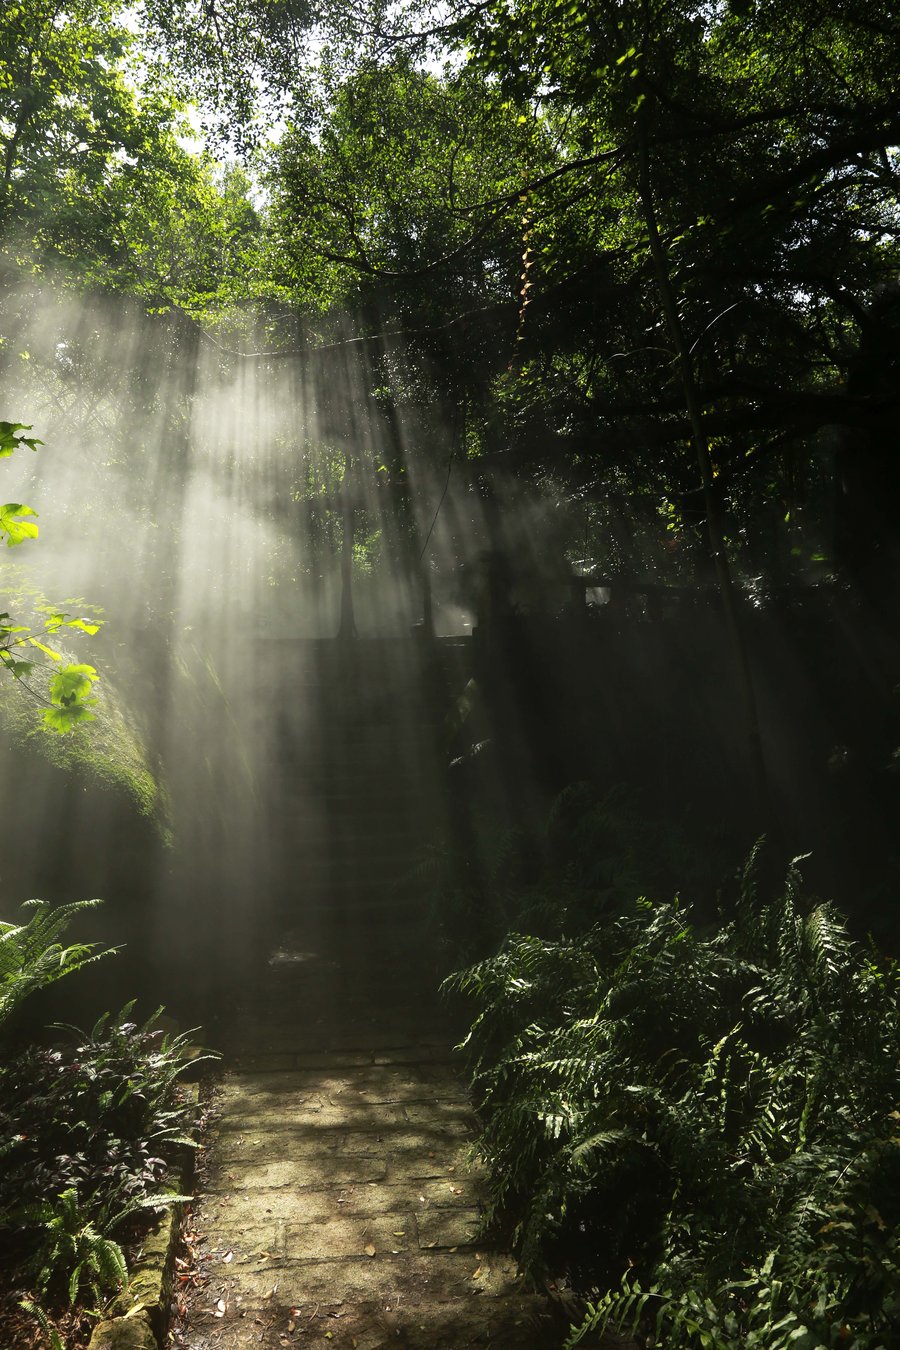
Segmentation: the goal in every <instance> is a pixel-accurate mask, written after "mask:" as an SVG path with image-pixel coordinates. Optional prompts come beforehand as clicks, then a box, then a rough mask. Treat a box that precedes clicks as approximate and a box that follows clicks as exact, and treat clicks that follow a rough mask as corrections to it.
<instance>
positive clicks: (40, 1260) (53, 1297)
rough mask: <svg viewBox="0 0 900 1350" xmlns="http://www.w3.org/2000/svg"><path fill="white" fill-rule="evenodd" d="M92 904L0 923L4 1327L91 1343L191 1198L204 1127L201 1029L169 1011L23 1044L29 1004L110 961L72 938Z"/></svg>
mask: <svg viewBox="0 0 900 1350" xmlns="http://www.w3.org/2000/svg"><path fill="white" fill-rule="evenodd" d="M84 908H86V906H85V905H84V904H73V905H66V906H61V907H60V908H59V909H57V910H51V909H50V908H49V907H48V906H47V905H45V904H41V903H39V902H33V904H32V908H31V912H30V915H29V916H28V918H27V919H26V921H24V922H21V923H18V924H15V923H3V924H0V1036H3V1051H4V1054H3V1059H2V1062H0V1269H2V1283H3V1285H4V1292H5V1293H6V1295H7V1302H6V1304H5V1306H4V1307H2V1308H0V1322H2V1323H3V1329H4V1332H5V1334H7V1337H8V1338H9V1337H10V1336H13V1337H15V1336H18V1335H19V1332H20V1331H22V1327H23V1326H27V1323H28V1322H29V1321H30V1322H31V1324H32V1326H39V1327H40V1329H41V1332H42V1333H43V1336H44V1338H45V1339H44V1343H46V1344H49V1345H50V1346H51V1347H57V1346H59V1347H61V1346H63V1345H67V1346H75V1345H80V1344H82V1343H83V1340H84V1338H85V1337H86V1336H87V1335H88V1334H89V1331H90V1327H91V1325H92V1323H93V1321H94V1320H95V1319H96V1317H97V1316H98V1315H99V1313H100V1312H101V1310H102V1309H103V1308H104V1306H105V1305H106V1304H107V1303H108V1301H109V1299H110V1298H111V1297H112V1296H114V1295H115V1294H116V1292H117V1291H118V1290H119V1289H121V1288H122V1287H124V1286H125V1285H126V1284H127V1280H128V1257H129V1252H130V1250H131V1249H132V1247H133V1246H136V1245H137V1243H138V1242H139V1239H140V1237H141V1234H142V1233H143V1232H145V1231H146V1227H147V1222H148V1220H152V1217H153V1215H154V1214H155V1213H158V1211H159V1210H160V1209H162V1208H164V1207H166V1206H168V1205H171V1204H172V1203H174V1202H176V1201H177V1200H179V1199H184V1198H185V1197H183V1196H179V1195H178V1190H179V1187H178V1185H177V1179H178V1174H179V1170H180V1161H181V1157H182V1156H183V1155H182V1150H183V1149H184V1148H185V1147H190V1146H191V1144H192V1138H191V1131H192V1130H193V1129H194V1127H195V1125H196V1120H197V1109H196V1104H195V1101H194V1099H193V1097H192V1096H191V1095H189V1094H188V1093H187V1092H185V1091H184V1090H183V1089H182V1087H181V1085H180V1080H181V1075H182V1074H183V1072H184V1070H185V1068H186V1067H187V1066H188V1064H189V1063H191V1062H192V1061H191V1058H190V1049H189V1045H188V1035H187V1034H184V1033H183V1034H180V1035H172V1034H169V1033H167V1032H165V1031H163V1030H162V1029H160V1028H159V1026H158V1024H157V1023H158V1018H159V1016H160V1014H161V1012H162V1009H157V1010H156V1012H154V1013H153V1014H152V1016H151V1017H149V1018H148V1019H146V1020H145V1021H143V1022H137V1021H135V1020H133V1017H132V1013H133V1008H134V1005H133V1004H132V1003H129V1004H126V1006H125V1007H124V1008H123V1009H122V1010H121V1011H120V1012H119V1013H118V1015H116V1016H111V1015H110V1014H108V1013H105V1014H103V1015H102V1016H101V1017H100V1018H99V1019H98V1020H97V1022H96V1023H95V1024H94V1026H93V1027H92V1029H91V1030H90V1031H89V1032H84V1031H80V1030H79V1029H78V1028H77V1027H71V1026H62V1025H55V1026H54V1027H52V1028H49V1029H48V1030H49V1031H50V1032H51V1033H52V1041H51V1042H49V1043H43V1042H42V1043H40V1044H37V1045H35V1044H24V1045H23V1044H21V1041H22V1036H21V1033H20V1034H19V1036H18V1037H17V1038H16V1039H17V1040H18V1041H19V1044H18V1047H16V1045H15V1042H14V1039H13V1038H12V1037H11V1036H10V1034H9V1033H10V1022H11V1019H12V1016H13V1013H14V1012H15V1011H16V1010H17V1009H18V1006H19V1004H20V1003H21V1002H22V1001H23V999H24V998H25V997H26V996H29V995H31V994H34V993H36V992H37V991H38V990H40V989H42V988H44V987H45V986H46V985H47V984H50V983H54V982H55V981H56V980H58V979H59V978H61V977H62V976H64V975H68V974H72V973H74V972H75V971H76V970H79V969H80V968H81V967H83V966H84V965H86V964H88V963H90V962H91V961H94V960H96V959H98V958H99V957H100V956H102V955H104V953H102V952H99V951H97V950H96V949H95V948H94V947H93V946H92V945H91V944H83V943H76V944H73V945H70V946H65V945H64V944H63V942H62V941H61V939H62V937H63V934H64V932H65V930H66V928H67V927H68V925H69V923H70V922H71V920H72V919H73V918H74V917H75V916H76V915H77V914H78V913H79V911H80V910H82V909H84ZM193 1062H196V1061H193ZM20 1314H24V1322H23V1320H22V1317H21V1316H20ZM16 1343H19V1342H18V1341H17V1342H16ZM21 1343H22V1344H26V1343H27V1344H30V1343H31V1339H30V1335H29V1336H28V1338H27V1340H26V1339H24V1333H23V1337H22V1339H21Z"/></svg>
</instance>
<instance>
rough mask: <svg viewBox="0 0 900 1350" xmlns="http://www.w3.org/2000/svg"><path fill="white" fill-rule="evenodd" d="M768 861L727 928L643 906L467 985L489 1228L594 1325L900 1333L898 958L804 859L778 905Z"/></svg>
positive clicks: (511, 954)
mask: <svg viewBox="0 0 900 1350" xmlns="http://www.w3.org/2000/svg"><path fill="white" fill-rule="evenodd" d="M755 861H756V860H755V857H754V858H751V861H750V864H749V866H748V868H747V870H746V872H745V874H744V877H743V883H742V886H741V894H740V897H739V900H738V902H737V904H736V905H735V907H734V910H733V913H732V915H731V917H730V918H728V919H727V920H726V919H723V920H722V921H721V922H720V923H719V924H718V925H716V926H714V927H713V928H711V929H708V930H704V929H700V928H698V927H697V925H696V924H695V923H694V921H693V919H692V917H691V913H690V910H689V909H688V908H687V907H686V906H684V905H682V904H681V903H679V902H678V901H673V902H670V903H666V904H651V903H650V902H649V901H647V900H641V901H638V902H637V904H636V905H634V906H633V907H632V908H631V910H630V912H628V913H627V914H625V915H624V916H622V917H620V918H616V919H612V920H610V921H608V922H605V923H600V924H597V925H595V926H594V927H593V928H591V929H590V930H589V931H588V932H587V933H585V934H584V935H582V936H580V937H577V938H569V939H557V940H556V941H548V940H546V939H541V938H536V937H533V936H530V935H527V934H513V935H511V936H510V938H509V939H508V940H507V942H506V943H505V944H504V946H503V948H502V949H501V951H500V952H499V953H498V954H497V955H496V956H494V957H492V958H490V959H489V960H487V961H483V962H481V963H479V964H478V965H476V966H473V967H471V968H470V969H468V970H466V971H463V972H461V973H459V974H458V975H456V976H455V977H453V979H452V981H451V983H452V984H453V986H454V987H455V988H456V989H457V990H458V991H460V992H461V993H463V994H465V995H467V996H469V997H470V998H473V999H474V1000H475V1002H476V1004H477V1012H476V1017H475V1020H474V1023H473V1025H472V1029H471V1031H470V1033H469V1036H468V1038H467V1040H466V1042H465V1046H466V1049H467V1052H468V1053H469V1055H470V1057H471V1063H472V1069H473V1083H474V1089H475V1093H476V1096H477V1100H478V1104H479V1107H480V1110H481V1115H482V1120H483V1127H482V1131H481V1135H480V1138H479V1141H478V1148H479V1151H480V1152H481V1154H482V1156H483V1157H484V1159H485V1160H486V1162H487V1164H488V1167H489V1170H490V1177H491V1181H490V1206H489V1212H488V1221H489V1222H493V1223H498V1224H502V1225H504V1226H505V1227H506V1228H508V1229H510V1230H511V1231H512V1233H513V1236H514V1238H515V1241H516V1242H517V1244H518V1251H519V1255H520V1261H521V1263H522V1265H523V1267H524V1268H525V1269H526V1270H527V1271H529V1272H530V1273H531V1274H532V1275H535V1276H539V1275H542V1274H546V1273H548V1272H550V1271H553V1272H555V1273H558V1272H559V1271H560V1270H561V1269H562V1270H565V1271H567V1272H568V1274H569V1277H570V1278H571V1280H572V1282H573V1283H574V1284H575V1285H576V1286H577V1287H579V1288H580V1289H581V1290H582V1292H584V1293H586V1294H588V1295H590V1294H591V1291H594V1293H593V1305H592V1309H591V1312H590V1315H589V1317H588V1319H587V1322H586V1323H585V1326H584V1328H582V1331H586V1330H587V1329H588V1328H596V1327H600V1326H605V1325H606V1324H607V1323H608V1322H612V1323H613V1324H614V1325H616V1326H617V1327H618V1328H619V1329H627V1328H628V1327H629V1326H639V1327H640V1328H641V1330H642V1334H649V1335H651V1336H652V1337H653V1338H655V1339H654V1343H656V1344H660V1345H665V1346H671V1347H673V1350H674V1347H679V1346H695V1345H696V1346H710V1347H717V1346H722V1347H724V1346H728V1347H733V1346H744V1345H746V1346H748V1347H749V1346H754V1347H756V1346H758V1347H760V1348H761V1347H762V1346H767V1347H769V1346H771V1347H773V1348H774V1347H779V1346H781V1345H782V1344H784V1345H785V1346H787V1345H788V1344H790V1345H791V1347H792V1350H804V1347H808V1350H811V1348H812V1347H813V1346H817V1345H832V1344H842V1345H843V1344H851V1345H857V1346H859V1347H860V1350H862V1347H867V1348H868V1347H871V1348H872V1350H874V1347H875V1346H877V1345H879V1344H882V1345H887V1344H889V1343H891V1338H892V1337H896V1336H897V1334H898V1324H897V1317H898V1306H897V1301H896V1294H895V1293H894V1292H893V1291H894V1290H896V1289H898V1288H900V1267H898V1263H897V1251H896V1238H895V1237H894V1233H895V1231H896V1224H897V1221H898V1220H900V1148H898V1147H897V1139H898V1132H897V1128H896V1127H897V1117H896V1116H895V1115H893V1114H892V1113H894V1112H895V1109H896V1105H897V1101H898V1095H900V1093H898V1089H900V1070H898V1059H897V1054H896V1046H897V1041H898V1033H900V1012H898V1004H900V1000H898V988H900V986H898V977H897V970H896V967H894V966H892V965H890V964H886V963H883V962H881V961H880V960H879V959H878V958H877V957H876V956H875V955H874V954H873V953H866V952H863V951H860V950H859V949H858V948H857V947H856V946H855V945H854V944H853V943H852V942H851V941H850V939H849V937H848V935H847V932H846V930H845V928H844V926H843V924H842V923H841V921H840V919H839V917H838V916H837V914H836V913H835V912H834V910H833V909H832V908H831V907H830V906H828V905H825V904H821V903H817V902H814V901H812V900H808V899H806V898H804V897H803V895H802V890H801V883H800V874H799V870H798V865H797V864H798V862H799V860H796V861H795V863H794V864H793V865H792V866H791V868H790V870H789V873H788V876H787V880H786V883H785V886H784V888H783V890H782V892H781V894H780V895H778V896H777V897H775V898H774V899H772V900H771V901H768V902H763V901H761V900H760V898H759V896H758V894H757V890H756V884H755ZM623 1271H626V1272H627V1283H626V1285H625V1286H624V1287H622V1286H621V1285H620V1280H621V1277H622V1272H623ZM610 1289H612V1291H613V1292H607V1291H608V1290H610ZM842 1328H843V1329H844V1330H842ZM836 1338H837V1339H836ZM577 1339H578V1335H577V1333H576V1335H575V1338H574V1339H573V1340H572V1342H571V1344H573V1345H574V1344H576V1343H577Z"/></svg>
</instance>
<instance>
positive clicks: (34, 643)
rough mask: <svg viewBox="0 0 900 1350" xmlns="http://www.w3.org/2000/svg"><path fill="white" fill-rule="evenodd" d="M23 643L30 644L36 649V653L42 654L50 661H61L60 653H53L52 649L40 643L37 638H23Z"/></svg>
mask: <svg viewBox="0 0 900 1350" xmlns="http://www.w3.org/2000/svg"><path fill="white" fill-rule="evenodd" d="M23 641H24V642H28V643H30V644H31V646H32V647H37V649H38V651H39V652H43V653H44V655H45V656H49V657H50V660H51V661H61V660H62V653H61V652H55V651H54V650H53V648H52V647H48V646H47V645H46V643H44V642H41V640H40V639H39V638H36V637H29V638H24V639H23Z"/></svg>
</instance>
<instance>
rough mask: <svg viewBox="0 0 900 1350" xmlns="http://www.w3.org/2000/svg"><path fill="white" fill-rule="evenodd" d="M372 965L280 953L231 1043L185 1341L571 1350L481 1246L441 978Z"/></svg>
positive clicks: (475, 1181) (510, 1268) (510, 1270)
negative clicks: (429, 989) (438, 991)
mask: <svg viewBox="0 0 900 1350" xmlns="http://www.w3.org/2000/svg"><path fill="white" fill-rule="evenodd" d="M373 940H374V938H373ZM362 946H363V948H364V944H362ZM292 957H296V958H297V959H296V960H292V959H291V958H292ZM301 958H303V959H301ZM367 958H368V959H367V960H365V961H364V962H363V961H357V962H355V963H354V966H353V968H352V969H348V968H347V966H346V965H344V966H343V967H342V966H341V962H340V960H339V959H338V960H335V959H331V960H329V961H327V962H321V961H317V960H316V959H315V957H314V954H312V953H309V952H292V951H291V950H290V949H285V948H281V949H280V951H278V952H276V953H275V954H274V956H273V958H272V961H271V963H270V970H269V979H268V982H267V986H266V993H267V996H266V998H265V999H264V1000H263V1001H262V1006H259V1004H257V1006H256V1007H255V1009H253V1010H252V1011H251V1012H250V1013H249V1014H247V1015H246V1016H245V1017H244V1018H243V1019H241V1020H240V1021H239V1022H238V1024H237V1026H236V1027H235V1028H234V1029H233V1031H232V1036H231V1040H232V1043H233V1046H234V1050H233V1053H232V1055H231V1057H230V1062H229V1065H228V1069H227V1072H226V1074H225V1077H224V1081H223V1084H222V1087H221V1097H220V1101H219V1112H220V1114H219V1116H218V1119H217V1121H216V1123H215V1127H214V1134H213V1138H212V1141H211V1144H210V1147H209V1150H208V1158H207V1161H206V1167H205V1171H206V1181H205V1186H204V1190H203V1194H202V1198H201V1200H200V1202H199V1205H198V1207H197V1210H196V1211H195V1215H194V1228H195V1229H196V1230H197V1232H198V1234H200V1238H201V1240H200V1242H199V1244H198V1256H199V1257H200V1259H199V1261H198V1267H197V1268H198V1269H199V1270H200V1271H201V1272H202V1275H203V1277H204V1280H205V1283H204V1284H203V1285H202V1286H201V1287H199V1288H198V1289H197V1290H195V1292H194V1294H193V1296H192V1299H191V1312H190V1319H189V1326H188V1328H187V1330H186V1331H183V1333H182V1334H183V1336H184V1340H183V1341H182V1344H184V1345H185V1346H188V1347H190V1350H207V1348H211V1347H213V1346H215V1347H222V1350H226V1348H227V1347H232V1348H235V1350H236V1348H237V1347H244V1346H260V1345H262V1346H265V1347H276V1346H277V1347H283V1346H290V1345H297V1346H321V1347H325V1346H332V1347H341V1348H342V1350H343V1348H344V1347H346V1350H350V1347H356V1350H380V1347H389V1346H406V1347H416V1348H417V1350H419V1348H421V1350H425V1348H426V1347H428V1350H440V1348H443V1347H446V1350H464V1348H465V1347H468V1346H495V1347H509V1348H510V1350H512V1348H513V1347H516V1350H532V1348H533V1350H550V1348H551V1347H558V1346H559V1345H560V1344H561V1342H562V1339H563V1336H562V1333H561V1330H560V1327H559V1325H558V1323H556V1322H555V1321H554V1320H553V1319H552V1318H551V1317H550V1316H549V1314H548V1310H547V1302H546V1300H545V1299H544V1298H542V1297H538V1296H536V1295H534V1294H529V1293H528V1292H527V1291H526V1290H525V1289H524V1288H523V1286H522V1284H521V1281H520V1280H519V1278H518V1277H517V1275H516V1269H515V1263H514V1262H513V1261H512V1260H511V1258H510V1257H509V1256H507V1255H504V1254H503V1253H501V1252H498V1251H496V1250H494V1249H492V1248H491V1247H490V1245H489V1244H486V1243H483V1242H480V1241H479V1240H478V1239H477V1230H478V1224H479V1217H480V1211H479V1187H480V1182H481V1178H480V1176H479V1174H478V1172H477V1171H476V1170H473V1168H472V1167H471V1166H470V1164H469V1162H468V1160H467V1144H468V1141H469V1140H470V1138H471V1133H472V1126H473V1121H472V1117H471V1112H470V1108H469V1105H468V1102H467V1098H466V1092H465V1087H464V1084H463V1082H462V1081H461V1079H460V1077H459V1074H458V1071H457V1070H456V1068H455V1067H454V1066H453V1065H452V1064H451V1054H450V1049H449V1046H450V1043H451V1042H450V1036H449V1033H448V1032H447V1031H446V1030H441V1029H438V1030H437V1031H434V1030H433V1029H430V1028H433V1027H434V1024H435V1022H436V1021H438V1020H439V1015H440V1014H439V1010H437V1009H435V1008H434V1007H433V1006H432V1004H431V1003H430V1002H429V1000H428V999H427V996H426V992H425V985H427V980H426V981H424V982H423V985H422V986H421V987H420V986H419V985H418V983H417V981H416V980H415V979H414V978H412V976H411V973H410V972H411V970H412V967H411V966H410V964H409V960H408V958H407V959H406V961H404V960H403V958H402V956H401V958H400V963H399V967H398V965H397V964H395V965H394V966H393V968H390V967H388V966H387V965H386V964H385V962H386V961H387V955H386V954H385V957H384V960H380V959H379V955H378V953H377V952H375V951H373V950H372V947H371V945H370V946H369V949H368V952H367ZM395 960H396V954H395ZM401 968H402V969H401ZM404 974H405V978H404ZM377 989H380V991H381V999H380V1000H377V999H376V998H375V994H376V990H377ZM386 991H389V994H388V997H387V998H385V992H386ZM404 995H405V997H404ZM373 1009H374V1011H373ZM404 1031H405V1035H404V1034H402V1033H403V1032H404ZM304 1047H305V1048H304ZM318 1047H325V1048H318Z"/></svg>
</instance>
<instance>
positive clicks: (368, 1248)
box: [366, 1242, 375, 1256]
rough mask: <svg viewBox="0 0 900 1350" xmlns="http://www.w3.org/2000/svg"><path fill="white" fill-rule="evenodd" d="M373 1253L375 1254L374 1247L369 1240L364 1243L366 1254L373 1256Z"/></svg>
mask: <svg viewBox="0 0 900 1350" xmlns="http://www.w3.org/2000/svg"><path fill="white" fill-rule="evenodd" d="M374 1255H375V1248H374V1247H373V1246H372V1244H371V1242H369V1243H367V1244H366V1256H374Z"/></svg>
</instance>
